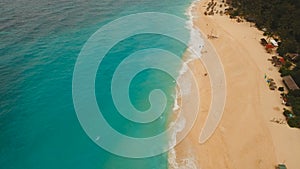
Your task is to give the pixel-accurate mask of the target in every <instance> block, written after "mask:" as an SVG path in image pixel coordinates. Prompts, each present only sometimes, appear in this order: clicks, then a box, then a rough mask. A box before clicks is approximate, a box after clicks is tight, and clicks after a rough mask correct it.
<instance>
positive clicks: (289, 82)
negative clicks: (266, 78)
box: [282, 75, 299, 90]
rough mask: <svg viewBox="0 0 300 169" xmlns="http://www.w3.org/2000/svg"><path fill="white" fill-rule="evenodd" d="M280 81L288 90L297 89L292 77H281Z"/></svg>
mask: <svg viewBox="0 0 300 169" xmlns="http://www.w3.org/2000/svg"><path fill="white" fill-rule="evenodd" d="M282 80H283V82H284V84H285V85H286V87H287V88H288V89H289V90H296V89H299V87H298V85H297V84H296V82H295V81H294V79H293V78H292V76H290V75H289V76H284V77H282Z"/></svg>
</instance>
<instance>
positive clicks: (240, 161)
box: [170, 0, 300, 169]
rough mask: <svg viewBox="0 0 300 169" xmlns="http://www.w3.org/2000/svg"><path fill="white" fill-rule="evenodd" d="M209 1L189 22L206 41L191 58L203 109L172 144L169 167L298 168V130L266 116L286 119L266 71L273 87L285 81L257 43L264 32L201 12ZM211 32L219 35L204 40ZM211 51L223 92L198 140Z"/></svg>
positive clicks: (207, 103) (200, 4) (198, 7)
mask: <svg viewBox="0 0 300 169" xmlns="http://www.w3.org/2000/svg"><path fill="white" fill-rule="evenodd" d="M208 2H209V0H202V1H200V2H197V3H196V5H195V6H194V8H193V15H194V17H195V18H194V20H193V22H194V25H195V26H196V27H197V28H199V29H200V31H201V33H202V35H203V37H202V38H203V39H204V41H205V46H204V49H203V50H202V59H197V60H194V61H192V62H190V63H189V67H190V68H191V69H192V71H193V72H194V74H195V75H196V79H197V81H198V86H199V89H192V90H195V91H192V93H194V92H199V93H200V97H201V99H200V100H201V101H200V103H199V104H200V108H201V109H200V111H199V115H198V118H197V120H196V123H195V125H194V127H193V128H192V130H191V132H190V133H189V135H188V136H187V137H186V138H185V139H184V140H183V141H182V142H181V143H180V144H178V145H177V147H176V148H175V150H176V154H177V158H176V159H177V160H176V161H177V164H178V165H177V166H170V168H185V169H187V168H195V166H196V168H202V169H227V168H228V169H240V168H243V169H254V168H261V169H266V168H270V169H272V168H275V165H276V164H278V163H285V164H286V166H287V168H288V169H299V168H300V161H299V160H298V158H299V156H300V141H299V140H300V130H299V129H293V128H290V127H289V126H288V125H287V124H278V123H274V122H271V121H270V120H271V119H273V118H281V119H284V116H283V115H282V110H283V108H284V106H283V105H282V104H281V99H280V92H279V91H277V90H275V91H271V90H270V89H269V88H268V86H267V84H266V81H265V79H264V76H265V74H266V75H267V76H268V77H271V78H273V79H274V80H275V82H276V84H277V86H284V85H283V83H282V80H281V78H280V75H279V73H278V70H277V68H275V67H273V65H272V64H271V63H270V62H269V61H268V60H267V59H268V58H270V57H271V56H272V55H271V54H268V53H267V52H266V51H265V49H264V48H263V47H262V46H261V45H260V43H259V41H260V38H262V37H263V32H261V31H259V30H258V29H256V28H255V27H252V26H251V24H250V23H247V22H242V23H238V22H236V20H232V19H230V18H229V16H226V15H223V16H220V15H219V14H215V15H214V16H205V15H204V11H205V9H206V5H207V3H208ZM217 2H218V3H219V4H220V3H221V2H220V1H217ZM217 6H218V5H217ZM209 34H210V35H214V36H216V37H217V38H214V39H207V35H209ZM210 55H217V56H218V57H219V59H220V60H221V62H222V65H223V68H224V72H225V77H226V93H227V95H226V102H225V109H224V114H223V117H222V119H221V121H220V123H219V125H218V127H217V129H216V131H215V132H214V134H213V135H212V136H211V137H210V139H209V140H207V141H206V142H205V143H203V144H200V143H199V135H200V132H201V129H202V128H203V124H204V122H205V120H206V117H207V115H208V111H209V109H210V104H211V100H212V98H211V93H212V90H211V84H210V78H211V75H209V74H208V75H205V74H206V73H207V68H206V67H205V64H204V62H203V61H205V60H204V58H207V57H210ZM197 90H198V91H197ZM208 125H209V124H208Z"/></svg>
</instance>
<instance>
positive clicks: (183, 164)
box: [168, 0, 204, 169]
mask: <svg viewBox="0 0 300 169" xmlns="http://www.w3.org/2000/svg"><path fill="white" fill-rule="evenodd" d="M198 1H200V0H195V1H193V2H192V4H191V5H190V7H189V8H188V9H187V12H186V15H187V16H188V17H189V20H188V21H187V23H186V26H187V28H188V29H189V30H190V41H189V44H188V45H189V47H188V52H189V56H187V58H185V59H186V60H185V62H184V63H183V65H182V67H181V69H180V71H179V77H178V79H177V81H181V82H184V74H185V73H186V72H187V71H188V63H189V62H191V61H193V60H195V59H199V58H200V57H201V51H202V49H203V46H204V41H203V39H202V37H201V33H200V31H199V29H198V28H196V27H195V26H194V24H193V19H194V15H193V8H194V7H195V5H196V3H197V2H198ZM183 86H184V89H180V91H178V90H176V98H175V102H174V107H173V111H174V112H176V111H178V110H179V109H180V106H179V105H178V102H177V99H178V97H180V96H179V92H181V94H187V93H189V92H190V90H191V89H190V87H188V86H190V85H189V84H184V85H183ZM178 120H179V122H178V124H177V126H175V130H174V133H172V136H171V140H170V144H171V145H175V144H176V141H177V140H176V136H177V133H178V132H181V131H182V130H183V129H184V127H185V119H184V118H181V119H178ZM170 125H171V126H172V125H174V123H171V124H170ZM174 143H175V144H174ZM178 161H179V162H178ZM168 162H169V166H170V167H171V168H172V169H197V163H196V161H195V159H194V156H193V153H189V155H188V157H186V158H183V159H181V160H178V159H177V157H176V151H175V149H174V148H172V149H171V150H170V151H169V158H168Z"/></svg>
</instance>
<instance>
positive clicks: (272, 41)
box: [270, 39, 278, 47]
mask: <svg viewBox="0 0 300 169" xmlns="http://www.w3.org/2000/svg"><path fill="white" fill-rule="evenodd" d="M270 42H271V43H272V45H273V46H276V47H277V46H278V43H277V42H276V41H275V40H274V39H271V40H270Z"/></svg>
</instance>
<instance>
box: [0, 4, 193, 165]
mask: <svg viewBox="0 0 300 169" xmlns="http://www.w3.org/2000/svg"><path fill="white" fill-rule="evenodd" d="M190 3H191V0H163V1H162V0H160V1H158V0H90V1H87V0H50V1H49V0H15V1H10V0H0V168H2V169H148V168H149V169H165V168H168V162H167V158H168V155H167V153H164V154H161V155H159V156H155V157H151V158H142V159H131V158H124V157H120V156H116V155H113V154H111V153H109V152H107V151H105V150H103V149H102V148H100V147H99V146H97V145H96V144H95V143H94V142H93V141H92V140H90V138H89V137H88V136H87V134H86V133H85V132H84V130H83V129H82V127H81V125H80V123H79V121H78V119H77V116H76V113H75V110H74V105H73V100H72V76H73V70H74V66H75V63H76V59H77V57H78V54H79V53H80V51H81V49H82V47H83V45H84V44H85V42H86V41H87V40H88V39H89V37H90V36H91V35H92V34H93V33H94V32H95V31H97V30H98V29H99V28H101V26H103V25H105V24H107V23H109V22H110V21H112V20H114V19H117V18H119V17H121V16H125V15H128V14H134V13H137V12H165V13H170V14H174V15H177V16H180V17H183V18H186V16H185V12H186V10H187V8H188V7H189V5H190ZM124 29H126V28H124ZM149 47H155V48H163V49H167V50H169V51H172V52H173V53H177V54H178V55H181V54H182V53H183V52H184V51H185V48H184V46H182V45H180V44H177V43H176V42H173V41H172V40H170V39H167V38H166V39H164V37H156V36H155V35H147V34H145V35H140V36H134V37H131V38H128V39H126V40H124V41H122V42H120V43H118V44H117V45H116V46H115V47H114V48H113V49H112V51H111V52H110V53H109V54H108V56H107V57H106V58H107V59H105V60H103V63H102V66H101V68H100V69H99V70H98V73H97V78H96V82H95V83H96V89H95V91H96V97H97V100H101V101H102V102H99V106H100V107H102V109H103V111H104V116H105V117H106V119H107V121H109V122H110V123H111V125H112V126H113V127H114V128H116V129H117V130H118V131H120V132H121V133H125V134H128V135H131V136H140V137H147V136H149V135H153V134H157V133H160V132H162V130H164V127H165V125H166V124H165V123H162V122H160V121H155V122H154V123H153V124H152V125H137V124H131V123H130V122H128V121H125V120H124V119H122V117H119V115H117V113H116V112H117V110H116V109H115V108H114V106H113V102H112V100H111V99H110V88H109V84H110V82H109V79H111V78H112V74H113V71H114V70H115V69H116V66H117V65H118V63H120V62H121V61H122V59H124V57H125V56H126V53H131V52H133V51H137V50H141V49H145V48H149ZM101 72H102V74H101ZM173 81H174V79H172V78H171V77H169V76H168V75H166V74H163V73H161V72H155V71H154V70H148V71H145V72H143V73H141V74H138V76H137V77H136V78H135V80H134V81H133V84H132V86H131V91H130V92H131V94H130V97H131V101H132V102H133V104H134V105H136V107H137V108H138V109H140V110H144V109H147V107H149V103H148V101H147V99H146V98H145V97H146V96H147V97H148V94H149V91H150V90H151V89H152V88H160V89H162V90H164V91H166V93H169V97H168V99H169V100H168V104H167V109H166V112H169V111H171V109H172V105H173V104H174V98H173V97H172V96H171V95H174V90H175V84H174V82H173ZM103 100H104V102H103ZM105 112H106V113H105ZM118 118H120V119H119V120H115V119H118ZM135 125H136V126H135ZM130 126H131V128H130ZM132 126H134V130H132ZM145 131H146V132H145Z"/></svg>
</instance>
